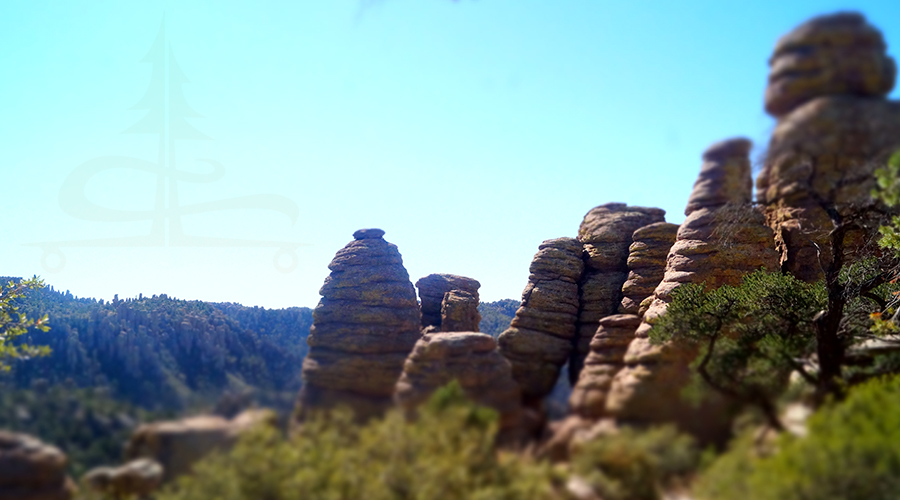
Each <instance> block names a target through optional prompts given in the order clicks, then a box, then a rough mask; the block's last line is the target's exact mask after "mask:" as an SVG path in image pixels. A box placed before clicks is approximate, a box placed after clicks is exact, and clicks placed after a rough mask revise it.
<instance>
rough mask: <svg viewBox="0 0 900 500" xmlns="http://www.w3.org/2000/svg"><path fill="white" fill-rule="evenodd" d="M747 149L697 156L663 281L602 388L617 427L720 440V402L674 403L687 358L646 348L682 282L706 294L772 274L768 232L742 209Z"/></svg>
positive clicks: (676, 351)
mask: <svg viewBox="0 0 900 500" xmlns="http://www.w3.org/2000/svg"><path fill="white" fill-rule="evenodd" d="M750 147H751V143H750V141H748V140H746V139H732V140H728V141H723V142H720V143H718V144H715V145H713V146H711V147H710V148H709V149H708V150H707V151H706V152H705V153H704V155H703V166H702V168H701V172H700V175H699V177H698V179H697V182H696V183H695V184H694V190H693V192H692V193H691V197H690V200H689V202H688V205H687V209H686V210H685V214H686V215H687V218H686V219H685V221H684V223H683V224H682V225H681V226H680V228H679V229H678V233H677V237H676V241H675V244H674V245H673V246H672V248H671V249H670V251H669V255H668V258H667V265H666V272H665V276H664V278H663V281H662V282H661V283H660V284H659V286H657V287H656V290H655V291H654V299H653V302H652V304H651V305H650V307H649V309H648V310H647V312H646V314H645V315H644V322H643V323H642V324H641V325H640V327H639V328H638V330H637V332H636V334H635V339H634V340H633V341H632V342H631V343H630V344H629V347H628V351H627V352H626V354H625V356H624V359H623V361H624V364H625V366H624V367H623V368H622V369H621V370H620V371H619V372H618V373H617V374H616V376H615V378H614V380H613V383H612V386H611V387H610V392H609V395H608V397H607V401H606V412H607V413H608V414H609V415H611V416H614V417H616V418H617V420H619V421H626V422H634V423H642V424H654V423H663V422H674V423H677V424H678V425H679V426H680V427H681V428H682V429H684V430H686V431H689V432H692V433H694V434H695V435H697V436H699V437H701V438H703V439H704V440H710V441H714V440H718V439H721V438H722V437H723V436H725V435H727V432H728V425H729V417H730V415H727V412H726V409H725V404H724V401H722V400H721V399H718V398H713V399H711V400H709V401H707V402H706V404H705V405H703V406H700V407H695V406H692V405H690V404H688V403H686V402H685V401H683V400H682V398H681V389H682V388H683V387H684V385H685V384H686V383H687V381H688V379H689V377H690V369H689V364H690V362H691V361H692V359H693V357H694V355H695V353H694V352H693V351H692V350H691V349H688V348H686V347H684V346H681V345H677V344H671V343H670V344H667V345H663V346H657V345H652V344H650V340H649V338H648V332H649V330H650V328H651V327H652V323H653V321H654V319H655V318H657V317H658V316H659V315H661V314H664V313H665V310H666V307H667V305H668V303H669V302H670V301H671V293H672V291H673V290H674V289H675V288H677V287H678V286H680V285H681V284H682V283H705V284H706V286H707V287H708V288H715V287H719V286H721V285H725V284H729V285H737V284H738V283H739V282H740V280H741V278H742V277H743V276H744V275H745V274H747V273H749V272H751V271H754V270H756V269H759V268H761V267H765V268H767V269H770V270H775V269H777V265H778V255H777V253H776V252H775V249H774V238H773V235H772V231H771V230H770V229H769V228H768V227H767V226H766V225H765V219H764V217H763V215H762V213H761V212H760V211H759V210H757V209H756V208H755V207H753V206H752V205H750V204H749V202H750V199H751V189H752V186H751V178H750V160H749V157H748V155H749V152H750Z"/></svg>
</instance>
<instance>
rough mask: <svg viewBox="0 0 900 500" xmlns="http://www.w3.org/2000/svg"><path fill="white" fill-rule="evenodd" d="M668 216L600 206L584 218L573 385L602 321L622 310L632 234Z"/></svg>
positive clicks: (571, 374)
mask: <svg viewBox="0 0 900 500" xmlns="http://www.w3.org/2000/svg"><path fill="white" fill-rule="evenodd" d="M665 216H666V212H665V210H662V209H659V208H646V207H630V206H628V205H626V204H624V203H607V204H605V205H600V206H599V207H595V208H593V209H591V211H589V212H588V213H587V214H586V215H585V216H584V220H583V221H582V222H581V226H580V227H579V228H578V241H580V242H581V243H582V244H583V245H584V274H583V276H582V277H581V281H580V284H579V288H580V290H581V300H580V304H579V310H578V328H577V332H576V340H575V342H574V345H575V350H574V351H573V352H572V356H571V359H570V360H569V381H570V382H571V383H572V384H575V382H576V381H577V380H578V374H579V372H580V371H581V366H582V364H583V363H584V358H585V357H586V356H587V354H588V351H589V350H590V347H589V346H590V343H591V339H592V338H593V337H594V333H596V331H597V327H598V326H599V324H600V323H599V322H600V320H601V319H603V318H604V317H606V316H610V315H613V314H616V311H617V310H618V308H619V304H620V302H621V300H622V285H623V284H624V283H625V280H626V279H628V252H629V250H628V249H629V247H630V246H631V244H632V235H633V234H634V232H635V231H636V230H637V229H638V228H641V227H644V226H647V225H649V224H653V223H655V222H664V221H665Z"/></svg>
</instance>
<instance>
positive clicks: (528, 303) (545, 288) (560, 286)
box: [499, 238, 584, 404]
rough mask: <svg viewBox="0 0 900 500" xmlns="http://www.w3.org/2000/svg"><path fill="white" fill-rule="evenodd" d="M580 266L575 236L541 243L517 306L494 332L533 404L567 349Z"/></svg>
mask: <svg viewBox="0 0 900 500" xmlns="http://www.w3.org/2000/svg"><path fill="white" fill-rule="evenodd" d="M583 269H584V261H583V260H582V245H581V242H579V241H578V240H576V239H574V238H557V239H553V240H547V241H545V242H543V243H541V245H540V246H539V247H538V252H537V254H535V256H534V260H532V262H531V267H530V271H531V274H530V275H529V277H528V285H527V286H526V287H525V291H524V292H523V293H522V305H521V306H520V307H519V309H518V310H517V311H516V316H515V318H513V320H512V322H511V324H510V327H509V328H508V329H507V330H506V331H504V332H503V333H502V334H500V338H499V345H500V352H501V353H502V354H503V356H505V357H506V358H507V359H508V360H509V361H510V363H512V374H513V378H514V379H515V380H516V382H518V384H519V386H520V387H521V388H522V395H523V398H524V399H525V400H526V402H527V403H528V404H536V403H537V402H538V401H540V400H541V399H542V398H543V397H544V396H546V395H547V394H549V393H550V391H551V390H553V386H554V385H555V384H556V380H557V378H558V377H559V371H560V368H562V366H563V365H564V364H566V361H567V360H568V359H569V356H570V354H571V352H572V346H573V342H574V337H575V323H576V321H577V319H578V281H579V279H580V278H581V274H582V271H583Z"/></svg>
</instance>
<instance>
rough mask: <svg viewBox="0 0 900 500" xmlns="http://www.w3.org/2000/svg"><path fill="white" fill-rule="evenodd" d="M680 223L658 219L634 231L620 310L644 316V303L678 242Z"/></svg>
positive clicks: (660, 278)
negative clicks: (642, 307) (673, 246)
mask: <svg viewBox="0 0 900 500" xmlns="http://www.w3.org/2000/svg"><path fill="white" fill-rule="evenodd" d="M677 233H678V224H671V223H668V222H656V223H653V224H650V225H649V226H644V227H642V228H640V229H638V230H637V231H635V232H634V235H632V240H634V243H632V244H631V246H630V247H629V248H628V279H627V280H625V284H624V285H622V302H621V303H620V304H619V313H621V314H637V315H639V316H643V314H644V310H645V309H646V307H645V308H644V310H642V309H641V303H642V302H644V300H645V299H647V298H648V297H650V296H651V295H653V291H654V290H655V289H656V286H657V285H659V282H660V281H662V279H663V275H664V274H665V272H666V256H667V255H668V254H669V249H670V248H672V245H673V244H674V243H675V236H676V234H677Z"/></svg>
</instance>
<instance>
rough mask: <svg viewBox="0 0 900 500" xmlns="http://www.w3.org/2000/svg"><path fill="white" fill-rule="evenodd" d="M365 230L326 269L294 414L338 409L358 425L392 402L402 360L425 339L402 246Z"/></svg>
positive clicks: (380, 233) (298, 415)
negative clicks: (346, 411)
mask: <svg viewBox="0 0 900 500" xmlns="http://www.w3.org/2000/svg"><path fill="white" fill-rule="evenodd" d="M383 235H384V231H381V230H361V231H357V233H355V234H354V238H356V239H354V240H353V241H351V242H350V243H348V244H347V246H345V247H344V248H342V249H341V250H339V251H338V252H337V254H336V255H335V257H334V260H332V261H331V264H329V265H328V268H329V269H331V274H330V275H329V276H328V278H326V279H325V284H324V285H322V288H321V290H319V294H320V295H322V299H321V300H320V301H319V304H318V305H317V306H316V308H315V309H314V310H313V326H312V327H311V328H310V332H309V337H308V339H307V343H308V344H309V353H308V354H307V355H306V359H304V361H303V372H302V374H303V380H304V384H303V389H301V391H300V396H299V398H298V411H297V412H295V415H296V416H297V417H298V418H299V419H301V420H302V419H303V418H304V416H305V415H306V413H307V412H308V411H314V410H318V409H330V408H334V407H336V406H347V407H349V408H351V409H352V410H353V411H354V413H355V414H356V415H357V417H359V418H360V419H365V418H368V417H372V416H377V415H380V414H381V413H382V412H383V411H385V410H386V409H387V408H389V407H390V406H391V405H392V404H393V403H392V401H393V393H394V384H395V383H396V382H397V378H398V377H399V376H400V373H401V372H402V371H403V362H404V361H405V360H406V356H407V355H408V354H409V352H410V351H411V350H412V348H413V346H414V345H415V343H416V341H417V340H419V337H420V336H421V333H420V316H419V305H418V301H417V300H416V292H415V289H414V288H413V286H412V283H410V281H409V274H408V273H407V272H406V269H405V268H404V267H403V261H402V259H401V257H400V252H399V251H398V250H397V246H396V245H393V244H391V243H388V242H387V241H385V240H384V239H383V238H382V236H383Z"/></svg>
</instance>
